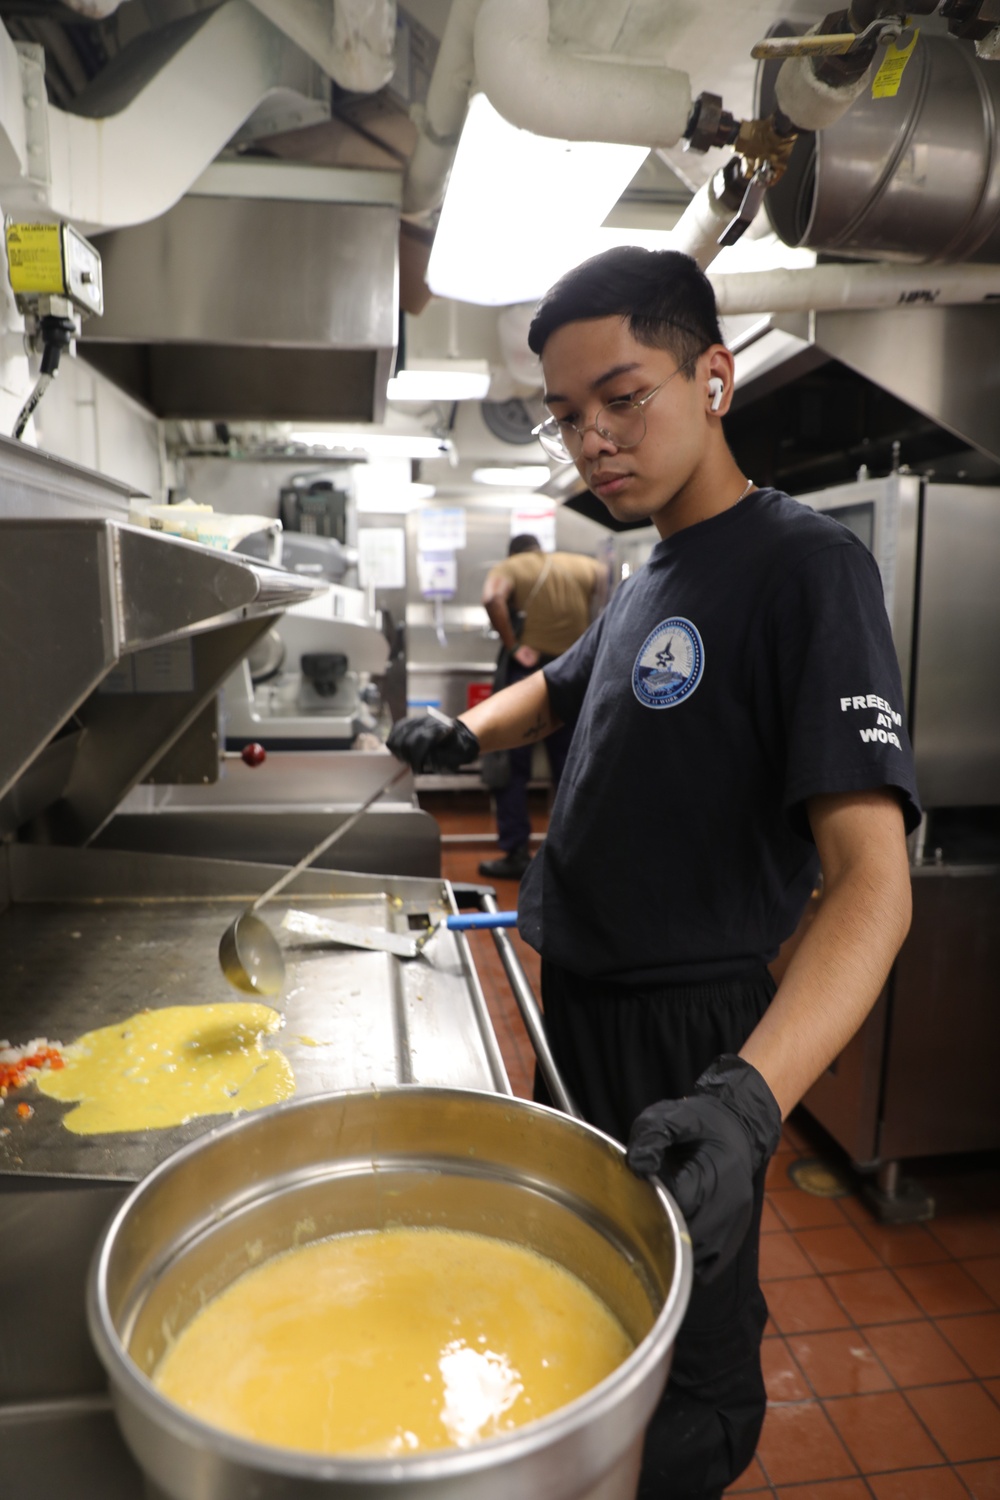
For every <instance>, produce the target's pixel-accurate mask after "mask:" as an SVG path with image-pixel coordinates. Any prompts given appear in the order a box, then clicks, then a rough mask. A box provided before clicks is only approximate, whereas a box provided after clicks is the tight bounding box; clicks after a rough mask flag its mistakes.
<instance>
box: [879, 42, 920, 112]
mask: <svg viewBox="0 0 1000 1500" xmlns="http://www.w3.org/2000/svg"><path fill="white" fill-rule="evenodd" d="M919 35H920V32H919V30H915V31H914V33H913V36H912V37H911V38H910V40H909V42H908V43H907V44H906V46H905V47H897V46H896V44H895V42H892V43H891V44H890V45H889V46H888V47H887V48H886V51H885V57H883V59H882V66H881V67H880V68H879V70H878V72H877V73H876V74H875V77H874V78H873V79H872V98H873V99H895V97H896V95H897V94H898V93H899V85H900V84H901V83H902V81H903V69H904V68H905V67H906V64H907V63H908V62H909V60H910V58H911V57H912V56H913V49H914V47H915V46H916V45H917V37H918V36H919Z"/></svg>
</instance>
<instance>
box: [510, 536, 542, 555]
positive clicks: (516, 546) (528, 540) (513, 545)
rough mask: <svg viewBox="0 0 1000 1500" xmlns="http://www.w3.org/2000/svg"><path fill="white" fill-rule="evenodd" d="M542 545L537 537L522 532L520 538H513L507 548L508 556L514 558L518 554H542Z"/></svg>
mask: <svg viewBox="0 0 1000 1500" xmlns="http://www.w3.org/2000/svg"><path fill="white" fill-rule="evenodd" d="M541 550H542V544H541V542H540V541H539V540H538V538H537V536H534V535H533V534H532V533H531V532H530V531H522V532H521V534H520V535H519V536H512V537H511V539H510V546H509V547H508V548H507V556H508V557H513V556H514V555H515V554H516V553H518V552H541Z"/></svg>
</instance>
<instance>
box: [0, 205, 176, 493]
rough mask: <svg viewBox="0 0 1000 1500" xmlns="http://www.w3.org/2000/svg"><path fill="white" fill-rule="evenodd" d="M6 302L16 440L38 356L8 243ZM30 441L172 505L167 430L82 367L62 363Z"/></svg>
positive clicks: (6, 394)
mask: <svg viewBox="0 0 1000 1500" xmlns="http://www.w3.org/2000/svg"><path fill="white" fill-rule="evenodd" d="M0 218H2V209H0ZM0 298H2V300H0V431H2V432H3V433H4V434H5V435H9V434H10V433H11V432H12V430H13V427H14V423H15V422H16V421H17V417H18V414H19V413H20V410H21V408H22V406H23V405H24V403H25V401H26V400H27V398H28V396H29V395H30V394H31V390H32V387H33V386H34V383H35V379H36V377H37V373H38V356H37V355H34V356H32V357H31V359H30V361H29V359H28V356H27V355H26V354H25V350H24V319H23V318H22V317H21V315H20V313H19V312H18V311H17V307H16V305H15V303H14V297H13V293H12V292H11V289H10V279H9V277H8V275H7V257H6V248H5V247H4V246H3V244H2V242H0ZM24 439H25V441H26V442H28V443H32V444H34V445H35V446H36V447H38V448H41V449H43V450H45V451H46V452H48V453H54V454H57V455H58V456H59V457H60V458H66V459H70V460H71V461H72V462H73V463H78V464H82V465H83V466H84V467H85V468H88V469H97V470H98V471H100V472H101V473H103V474H107V475H109V476H110V477H111V478H112V479H119V480H122V481H124V482H125V483H126V484H130V485H134V486H135V488H136V489H137V490H138V491H140V492H141V493H142V494H145V495H151V496H152V497H153V498H154V499H157V500H163V499H165V498H166V496H165V491H164V482H165V477H164V462H163V456H162V434H161V424H160V423H159V422H158V421H157V419H156V418H155V417H154V416H153V415H152V414H151V413H150V412H147V411H145V410H144V409H143V408H142V407H141V406H139V405H138V404H137V403H136V402H134V401H133V400H131V399H130V397H128V396H126V395H124V393H123V392H121V391H119V390H118V388H117V387H116V386H114V385H112V384H111V382H110V381H109V380H106V379H105V378H104V376H103V375H98V374H97V372H96V371H95V370H92V369H91V368H90V366H89V365H87V364H86V363H85V362H84V361H83V360H82V359H71V358H70V357H69V356H68V355H64V356H63V359H62V362H61V364H60V367H59V373H58V375H57V377H56V379H55V380H54V381H53V382H52V384H51V385H50V386H49V388H48V390H47V391H46V392H45V395H44V396H43V398H42V401H41V404H40V405H39V406H38V408H37V409H36V411H35V414H34V416H33V417H32V419H31V421H30V422H29V423H28V426H27V428H26V430H25V434H24Z"/></svg>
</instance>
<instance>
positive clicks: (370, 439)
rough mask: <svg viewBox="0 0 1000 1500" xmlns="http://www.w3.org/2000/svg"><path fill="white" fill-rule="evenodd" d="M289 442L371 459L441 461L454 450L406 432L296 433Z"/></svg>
mask: <svg viewBox="0 0 1000 1500" xmlns="http://www.w3.org/2000/svg"><path fill="white" fill-rule="evenodd" d="M288 441H289V442H290V443H302V444H303V446H304V447H306V448H321V449H322V450H323V451H324V452H325V453H342V454H344V455H348V454H351V455H356V454H358V453H367V454H368V455H369V457H371V458H441V457H442V456H443V455H446V454H448V453H449V452H450V451H451V446H452V445H451V443H450V442H449V441H448V440H447V439H446V438H436V437H431V436H430V435H429V434H419V433H414V434H410V433H406V432H363V431H358V432H346V431H345V432H337V431H333V430H328V431H326V432H321V431H320V430H319V429H318V428H317V429H315V430H313V429H309V430H295V431H293V432H290V433H289V434H288Z"/></svg>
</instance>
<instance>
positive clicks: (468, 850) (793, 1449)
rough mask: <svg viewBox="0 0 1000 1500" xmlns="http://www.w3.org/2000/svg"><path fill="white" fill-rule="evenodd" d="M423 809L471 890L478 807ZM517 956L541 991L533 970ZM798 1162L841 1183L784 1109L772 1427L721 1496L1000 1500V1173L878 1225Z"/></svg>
mask: <svg viewBox="0 0 1000 1500" xmlns="http://www.w3.org/2000/svg"><path fill="white" fill-rule="evenodd" d="M421 802H422V804H423V805H424V806H425V807H426V808H427V809H428V810H429V811H431V812H432V813H433V814H434V816H435V817H437V819H438V821H439V823H440V826H441V829H442V834H443V836H444V840H445V842H444V845H443V856H442V873H443V874H444V875H445V877H446V878H447V879H449V880H454V881H473V882H479V883H481V882H482V877H481V876H479V875H478V874H477V871H476V866H477V865H478V863H479V861H480V860H481V859H489V858H491V857H493V855H494V854H495V852H496V845H495V842H494V836H493V823H492V819H491V817H490V813H489V809H488V804H487V802H486V799H485V795H481V794H479V793H475V792H462V793H456V794H452V793H438V794H435V795H434V796H432V797H422V798H421ZM532 822H533V827H534V828H535V829H536V831H538V832H543V831H544V829H545V825H546V813H545V799H544V795H543V794H540V793H539V794H536V793H533V794H532ZM456 835H457V836H458V840H459V841H455V842H453V840H455V838H456ZM470 836H472V841H470ZM495 884H496V891H497V900H498V902H499V904H500V905H501V906H503V907H508V906H509V907H514V906H515V905H516V903H517V886H516V883H515V882H513V881H498V882H496V883H495ZM472 941H473V952H474V957H475V961H476V965H477V968H478V970H479V974H480V978H481V980H482V983H483V988H484V991H485V993H486V997H487V1001H488V1003H489V1005H490V1009H491V1013H492V1016H493V1021H494V1026H495V1029H496V1032H497V1037H498V1040H499V1044H500V1049H501V1052H502V1054H503V1057H504V1061H505V1063H506V1066H507V1071H508V1074H509V1076H510V1080H511V1084H512V1087H513V1089H514V1092H515V1093H516V1094H518V1095H519V1096H522V1097H530V1092H531V1077H532V1056H531V1048H530V1044H529V1042H528V1039H527V1036H526V1034H525V1032H524V1028H523V1026H522V1025H521V1022H520V1017H519V1015H518V1012H517V1009H516V1006H515V1003H514V1000H513V998H512V996H511V994H510V990H509V987H508V985H507V981H506V978H505V976H504V973H503V970H502V968H501V966H500V962H499V959H498V958H497V956H496V950H495V948H494V945H493V941H492V939H491V938H490V936H489V934H487V933H476V934H473V935H472ZM515 941H516V943H517V945H518V950H519V952H520V954H521V957H522V961H523V962H524V966H525V971H526V973H527V975H528V978H529V979H530V980H531V982H532V984H533V986H534V988H535V992H536V994H537V993H538V967H539V966H538V958H537V955H536V954H534V953H533V952H532V950H531V949H530V948H528V947H527V946H526V945H525V944H523V943H522V942H521V940H520V939H519V938H517V937H516V935H515ZM803 1157H810V1158H814V1157H819V1158H820V1159H822V1160H825V1161H826V1162H827V1163H828V1164H829V1165H830V1166H831V1167H833V1168H834V1169H835V1170H840V1171H843V1169H844V1162H843V1159H842V1157H841V1156H840V1154H839V1153H838V1150H837V1148H836V1147H835V1146H834V1145H832V1143H830V1142H829V1140H828V1138H825V1137H824V1136H823V1135H822V1132H820V1131H819V1130H818V1129H817V1128H816V1127H815V1126H814V1125H813V1124H812V1122H811V1121H810V1120H809V1117H808V1115H806V1114H805V1113H804V1112H803V1111H797V1112H796V1114H795V1115H794V1116H793V1117H792V1120H791V1121H790V1122H789V1123H788V1125H787V1127H786V1130H785V1134H784V1139H783V1140H782V1143H781V1146H780V1148H779V1151H778V1154H777V1155H776V1156H775V1158H774V1160H773V1162H772V1163H771V1167H770V1169H769V1173H768V1192H767V1202H766V1205H765V1209H764V1221H763V1235H762V1240H761V1271H762V1281H763V1283H764V1290H765V1293H766V1295H767V1300H768V1304H769V1307H770V1312H771V1318H770V1322H769V1323H768V1327H767V1332H766V1335H765V1340H764V1349H763V1357H764V1371H765V1376H766V1379H767V1389H768V1411H767V1418H766V1420H765V1423H764V1431H763V1433H762V1435H761V1440H760V1445H759V1448H758V1450H757V1456H756V1458H755V1459H754V1461H753V1463H752V1464H751V1466H750V1468H749V1469H748V1470H747V1472H746V1473H745V1474H744V1475H743V1476H742V1478H741V1479H740V1480H739V1481H738V1482H737V1483H736V1484H735V1485H733V1486H732V1488H731V1489H730V1490H729V1491H728V1494H730V1495H734V1496H735V1495H738V1496H740V1497H743V1496H752V1495H756V1496H780V1497H781V1500H872V1497H874V1500H967V1497H969V1496H972V1497H973V1500H1000V1160H998V1158H997V1157H995V1156H987V1155H980V1156H976V1157H971V1158H964V1159H961V1160H960V1159H957V1158H944V1159H941V1160H936V1161H931V1162H928V1163H923V1164H918V1167H917V1169H916V1175H918V1176H919V1178H920V1180H921V1182H922V1183H923V1184H924V1185H925V1186H926V1187H927V1188H929V1189H930V1191H931V1192H933V1194H934V1196H935V1198H936V1200H937V1203H938V1213H937V1217H936V1218H935V1219H933V1220H932V1221H931V1222H930V1223H928V1224H926V1225H922V1224H917V1225H910V1226H905V1227H902V1228H888V1227H886V1226H883V1225H881V1224H880V1223H878V1221H877V1220H876V1219H875V1218H873V1217H872V1215H871V1214H870V1213H869V1212H868V1210H867V1208H866V1207H865V1206H864V1204H863V1203H862V1201H861V1200H860V1199H859V1198H858V1197H857V1196H856V1194H855V1193H854V1192H852V1191H850V1190H849V1187H850V1179H849V1178H848V1179H846V1180H845V1191H844V1194H843V1196H840V1197H836V1198H821V1197H815V1196H813V1195H812V1194H810V1193H807V1192H805V1191H803V1190H802V1189H800V1188H798V1187H796V1186H795V1184H794V1182H793V1181H792V1179H791V1177H790V1176H789V1168H790V1167H791V1166H792V1165H793V1164H794V1163H795V1162H796V1161H797V1160H799V1159H800V1158H803ZM911 1165H912V1164H911Z"/></svg>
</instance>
